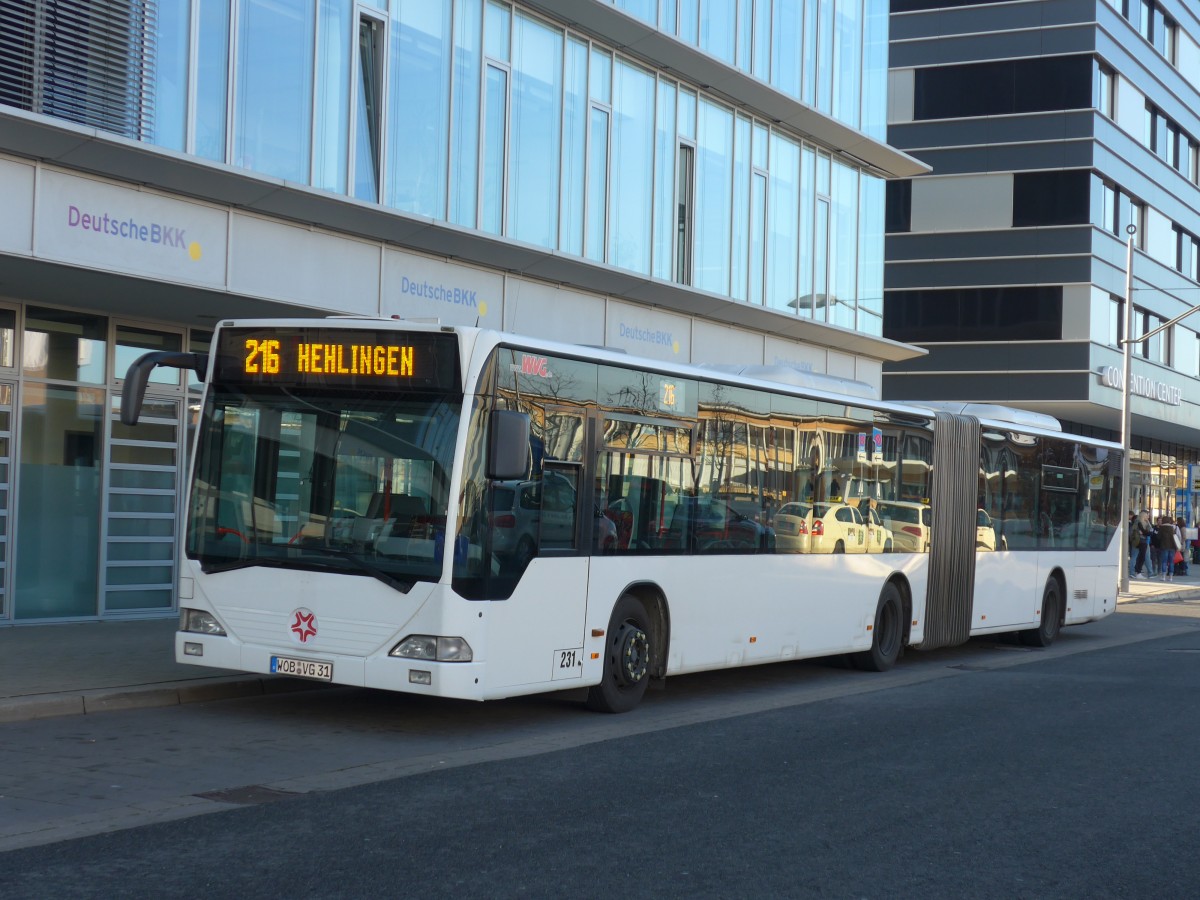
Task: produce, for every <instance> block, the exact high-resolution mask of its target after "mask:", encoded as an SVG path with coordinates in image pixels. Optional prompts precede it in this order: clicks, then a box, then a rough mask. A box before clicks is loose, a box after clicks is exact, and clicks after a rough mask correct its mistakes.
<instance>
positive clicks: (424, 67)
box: [360, 0, 503, 229]
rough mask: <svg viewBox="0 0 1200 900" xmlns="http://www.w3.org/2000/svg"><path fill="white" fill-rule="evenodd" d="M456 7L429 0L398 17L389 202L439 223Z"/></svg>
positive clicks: (411, 5) (393, 52) (443, 201)
mask: <svg viewBox="0 0 1200 900" xmlns="http://www.w3.org/2000/svg"><path fill="white" fill-rule="evenodd" d="M450 5H451V4H450V0H423V2H421V3H405V4H402V5H401V7H400V9H399V11H393V13H392V16H393V19H392V37H391V51H390V52H391V58H392V70H391V72H392V74H391V93H390V97H389V100H388V104H389V107H390V112H391V115H390V116H389V122H388V166H387V172H388V175H387V185H388V188H387V203H388V205H389V206H393V207H395V208H396V209H402V210H405V211H406V212H412V213H417V214H418V215H423V216H430V217H432V218H437V219H440V218H443V217H444V216H445V208H446V156H447V152H448V151H447V135H448V134H449V131H450V64H451V56H452V46H453V38H452V32H451V21H450ZM489 74H490V73H489ZM489 84H490V80H489ZM490 100H491V98H490V97H489V101H490ZM360 144H361V141H360ZM501 152H503V148H501ZM498 227H499V226H497V229H498Z"/></svg>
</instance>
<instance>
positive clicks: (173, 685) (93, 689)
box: [0, 616, 316, 722]
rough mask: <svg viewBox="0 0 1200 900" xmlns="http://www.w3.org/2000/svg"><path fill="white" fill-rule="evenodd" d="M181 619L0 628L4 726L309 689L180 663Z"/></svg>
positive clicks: (271, 678)
mask: <svg viewBox="0 0 1200 900" xmlns="http://www.w3.org/2000/svg"><path fill="white" fill-rule="evenodd" d="M178 623H179V619H178V618H177V617H175V616H172V617H171V618H169V619H152V620H146V621H128V622H113V621H109V622H85V623H80V624H68V625H29V626H20V625H17V626H13V627H11V628H0V722H20V721H25V720H28V719H41V718H47V717H50V716H68V715H81V714H85V713H96V712H104V711H106V710H116V709H137V708H144V707H151V706H175V705H177V704H180V703H196V702H199V701H203V700H222V699H227V698H231V697H248V696H253V695H256V694H263V693H268V692H270V693H274V692H276V691H288V690H304V689H306V688H312V687H315V686H316V683H315V682H305V681H301V680H299V679H292V678H281V677H278V676H274V675H251V674H244V675H239V674H237V673H233V672H224V671H221V670H219V669H205V668H201V667H198V666H185V665H180V664H179V663H177V662H175V629H176V628H177V626H178Z"/></svg>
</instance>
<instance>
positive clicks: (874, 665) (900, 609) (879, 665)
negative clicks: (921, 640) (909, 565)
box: [850, 581, 904, 672]
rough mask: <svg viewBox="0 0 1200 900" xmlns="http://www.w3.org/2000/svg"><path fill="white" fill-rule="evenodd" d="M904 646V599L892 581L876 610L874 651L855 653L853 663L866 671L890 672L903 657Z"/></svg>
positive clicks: (885, 589) (884, 591)
mask: <svg viewBox="0 0 1200 900" xmlns="http://www.w3.org/2000/svg"><path fill="white" fill-rule="evenodd" d="M903 643H904V598H903V597H901V596H900V589H899V588H898V587H896V585H895V584H893V583H892V582H890V581H889V582H888V583H887V584H885V585H884V586H883V590H882V591H881V592H880V594H879V603H878V604H877V605H876V607H875V626H874V627H873V628H872V629H871V649H870V650H863V651H862V652H861V653H853V654H851V656H850V661H851V662H852V663H853V664H854V667H855V668H856V669H861V670H862V671H864V672H886V671H887V670H888V669H890V668H891V667H892V666H894V665H895V664H896V660H897V659H899V658H900V649H901V646H902V645H903Z"/></svg>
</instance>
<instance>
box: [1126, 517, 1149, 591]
mask: <svg viewBox="0 0 1200 900" xmlns="http://www.w3.org/2000/svg"><path fill="white" fill-rule="evenodd" d="M1129 544H1130V548H1131V549H1132V550H1133V552H1134V553H1136V554H1137V555H1136V559H1135V560H1134V564H1133V574H1134V576H1135V577H1137V578H1149V577H1150V576H1149V575H1147V573H1146V551H1147V550H1148V549H1149V547H1150V511H1149V510H1145V509H1143V510H1142V514H1141V515H1140V516H1137V517H1135V518H1134V520H1133V522H1132V523H1131V524H1130V526H1129Z"/></svg>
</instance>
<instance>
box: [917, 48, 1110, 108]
mask: <svg viewBox="0 0 1200 900" xmlns="http://www.w3.org/2000/svg"><path fill="white" fill-rule="evenodd" d="M1091 72H1092V57H1091V56H1089V55H1082V54H1081V55H1076V56H1050V57H1037V58H1034V59H1016V60H1004V61H1002V62H986V63H970V64H967V65H953V66H938V67H936V68H928V69H918V70H917V71H916V73H915V76H916V77H915V83H914V89H913V100H914V105H913V117H914V118H915V119H917V120H923V119H948V118H962V117H973V116H1002V115H1008V114H1011V113H1027V112H1052V111H1054V110H1063V109H1082V108H1085V107H1090V106H1091V104H1092V82H1091Z"/></svg>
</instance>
